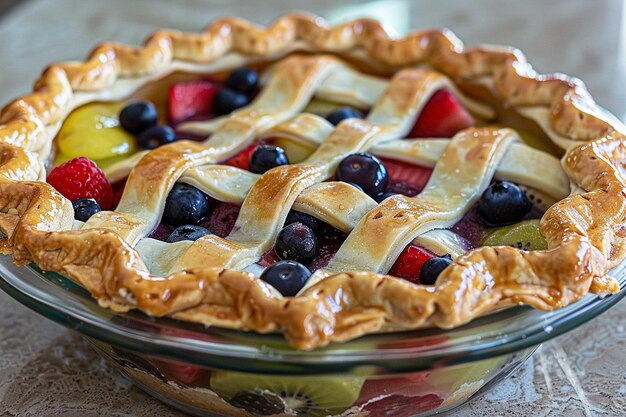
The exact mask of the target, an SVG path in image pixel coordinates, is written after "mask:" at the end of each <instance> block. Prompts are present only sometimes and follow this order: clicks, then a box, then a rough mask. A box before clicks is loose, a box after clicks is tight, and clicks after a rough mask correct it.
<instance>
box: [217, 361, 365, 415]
mask: <svg viewBox="0 0 626 417" xmlns="http://www.w3.org/2000/svg"><path fill="white" fill-rule="evenodd" d="M363 382H364V378H361V377H330V376H323V377H317V376H282V375H281V376H267V375H257V374H249V373H244V372H230V371H215V372H213V373H212V374H211V389H212V390H213V391H215V393H217V394H218V395H219V396H220V397H222V398H223V399H224V400H226V401H228V402H229V403H230V404H231V405H232V406H234V407H237V408H241V409H244V410H246V411H249V412H253V413H256V414H258V415H272V414H280V413H288V414H295V415H297V416H300V417H322V416H327V415H335V414H339V413H341V412H343V411H345V410H346V409H348V408H349V407H350V406H351V405H352V404H353V403H354V402H355V401H356V400H357V398H358V397H359V393H360V392H361V386H362V385H363Z"/></svg>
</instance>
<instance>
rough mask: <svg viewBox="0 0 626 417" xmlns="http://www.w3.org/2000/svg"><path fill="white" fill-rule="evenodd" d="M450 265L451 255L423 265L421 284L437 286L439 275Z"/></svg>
mask: <svg viewBox="0 0 626 417" xmlns="http://www.w3.org/2000/svg"><path fill="white" fill-rule="evenodd" d="M450 264H452V257H451V256H450V255H449V254H446V255H444V256H437V257H435V258H430V259H429V260H427V261H426V262H424V265H422V270H421V271H420V284H424V285H435V282H437V278H438V277H439V274H441V272H442V271H443V270H444V269H446V268H447V267H448V265H450Z"/></svg>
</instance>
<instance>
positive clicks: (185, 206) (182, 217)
mask: <svg viewBox="0 0 626 417" xmlns="http://www.w3.org/2000/svg"><path fill="white" fill-rule="evenodd" d="M210 209H211V206H210V202H209V197H208V196H207V195H206V194H204V193H203V192H202V191H200V190H198V189H197V188H196V187H193V186H191V185H188V184H174V187H173V188H172V191H170V193H169V195H168V196H167V199H166V200H165V210H164V211H163V222H164V223H166V224H169V225H171V226H183V225H188V224H195V223H198V221H199V220H201V219H202V218H203V217H204V216H206V215H207V214H209V210H210Z"/></svg>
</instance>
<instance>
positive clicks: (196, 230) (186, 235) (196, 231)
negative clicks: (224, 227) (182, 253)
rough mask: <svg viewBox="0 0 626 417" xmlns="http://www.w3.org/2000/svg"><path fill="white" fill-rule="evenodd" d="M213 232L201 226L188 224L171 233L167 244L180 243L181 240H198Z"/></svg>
mask: <svg viewBox="0 0 626 417" xmlns="http://www.w3.org/2000/svg"><path fill="white" fill-rule="evenodd" d="M210 234H211V232H210V231H209V230H208V229H205V228H204V227H201V226H196V225H195V224H186V225H184V226H178V227H177V228H176V229H174V230H173V231H172V233H170V235H169V237H168V238H167V240H166V242H167V243H174V242H180V241H181V240H192V241H195V240H198V239H200V238H201V237H202V236H206V235H210Z"/></svg>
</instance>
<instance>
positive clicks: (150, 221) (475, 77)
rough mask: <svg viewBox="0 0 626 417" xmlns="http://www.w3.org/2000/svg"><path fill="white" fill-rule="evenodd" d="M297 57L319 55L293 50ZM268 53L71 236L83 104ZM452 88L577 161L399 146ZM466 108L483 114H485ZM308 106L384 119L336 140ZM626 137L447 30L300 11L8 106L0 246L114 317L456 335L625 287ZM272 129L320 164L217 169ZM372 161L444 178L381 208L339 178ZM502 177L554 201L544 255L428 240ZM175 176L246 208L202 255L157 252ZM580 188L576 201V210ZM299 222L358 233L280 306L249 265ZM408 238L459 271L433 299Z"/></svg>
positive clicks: (489, 133)
mask: <svg viewBox="0 0 626 417" xmlns="http://www.w3.org/2000/svg"><path fill="white" fill-rule="evenodd" d="M294 45H295V46H294ZM296 47H297V48H298V49H302V50H305V51H307V52H313V53H317V55H316V54H308V55H297V54H296V55H293V54H292V55H288V54H289V53H291V52H293V50H294V49H295V48H296ZM327 52H332V53H333V54H334V56H331V55H324V54H323V53H327ZM233 53H235V54H233ZM285 55H287V57H286V58H284V59H280V57H281V56H285ZM337 56H339V57H343V56H345V57H351V58H353V57H355V56H359V57H360V58H364V59H367V61H368V62H370V63H371V65H373V66H378V67H380V68H385V69H386V70H387V71H388V72H393V73H395V75H394V76H393V77H392V78H391V79H390V80H388V81H387V80H383V79H380V78H377V77H372V76H368V75H365V74H360V73H358V72H356V71H355V70H354V69H352V68H350V67H349V66H348V65H347V64H346V63H345V62H344V61H342V60H341V59H340V58H338V57H337ZM258 58H266V59H270V58H271V59H277V60H279V62H278V63H277V64H276V65H275V67H274V68H273V69H272V70H271V73H270V75H269V77H268V79H267V81H266V82H265V85H264V88H263V90H262V92H261V94H260V95H259V97H257V98H256V99H255V101H254V102H253V103H252V104H251V105H250V106H248V107H246V108H244V109H241V110H239V111H237V112H235V113H234V114H232V115H231V116H229V117H224V118H219V119H217V120H215V121H211V122H208V123H206V122H205V123H193V124H189V125H188V126H187V127H188V128H189V129H192V130H195V131H197V132H202V133H206V134H207V135H208V134H209V133H211V136H210V137H209V138H208V139H207V140H206V141H205V142H202V143H196V142H188V141H180V142H176V143H174V144H171V145H167V146H163V147H161V148H158V149H156V150H154V151H151V152H149V153H141V154H139V155H137V156H135V157H132V158H130V159H129V160H128V161H126V162H124V163H121V164H119V165H118V166H116V167H114V168H113V169H112V170H111V171H110V172H109V176H110V177H112V178H121V177H125V176H126V175H129V177H128V181H127V185H126V188H125V192H124V195H123V197H122V200H121V201H120V204H119V206H118V207H117V210H116V211H113V212H101V213H98V214H97V215H95V216H93V217H92V218H91V219H90V220H89V221H88V222H87V223H85V224H84V225H79V224H74V221H73V209H72V205H71V204H70V202H69V201H68V200H67V199H65V198H64V197H62V196H61V195H60V194H59V193H57V192H56V191H55V190H54V189H53V188H52V187H51V186H50V185H48V184H47V183H45V182H43V181H44V180H45V169H44V166H43V163H42V161H45V160H46V159H47V158H48V156H49V152H50V148H51V143H52V139H53V137H54V135H55V133H56V131H57V129H58V127H59V126H60V124H61V123H62V121H63V120H64V118H65V117H66V116H67V115H68V114H69V112H70V111H71V110H72V109H73V108H75V107H77V106H78V105H80V104H82V103H85V102H88V101H91V100H97V99H111V98H114V97H116V96H119V95H120V94H128V93H130V92H132V91H133V90H135V89H137V88H138V87H139V86H141V85H143V84H144V83H145V82H147V81H149V80H153V79H156V78H160V77H161V76H163V75H166V74H167V73H169V72H171V71H173V70H176V69H181V68H183V69H190V70H195V71H198V72H201V71H206V70H208V69H215V68H218V67H219V65H220V63H225V64H224V65H225V66H228V65H233V63H234V62H237V63H240V62H242V61H245V60H247V59H258ZM229 60H230V61H229ZM229 62H230V64H228V63H229ZM418 64H425V65H423V66H422V65H420V68H422V69H419V68H417V67H416V66H417V65H418ZM426 67H427V68H432V69H423V68H426ZM451 81H454V82H479V83H481V84H483V85H486V86H487V87H488V88H490V89H491V90H492V92H493V93H494V94H495V96H496V97H498V98H499V99H500V100H502V102H503V103H504V104H505V105H507V106H512V107H513V108H515V109H516V110H517V111H518V112H519V113H521V114H522V115H525V116H526V117H528V118H531V119H533V120H535V121H536V122H537V123H538V124H539V125H540V126H541V127H543V128H544V129H545V131H546V133H547V135H548V136H549V137H550V138H551V139H552V140H553V142H554V143H555V144H557V145H558V146H560V147H561V148H563V149H564V150H565V151H566V154H565V157H564V158H563V160H562V161H561V164H562V169H561V167H560V165H561V164H559V161H558V160H557V159H555V158H554V157H551V156H549V155H547V154H544V153H542V152H540V151H537V150H534V149H532V148H529V147H528V146H525V145H524V144H523V143H521V142H519V140H518V138H517V136H516V135H515V133H514V132H513V131H511V130H508V129H496V128H473V129H467V130H465V131H462V132H460V133H459V134H457V135H456V136H455V137H454V138H451V139H449V140H445V139H442V140H436V141H435V140H427V139H426V140H402V141H400V140H398V139H400V138H402V137H404V136H405V135H406V134H407V132H408V131H409V130H410V128H411V126H412V125H413V123H414V122H415V120H416V118H417V116H418V115H419V112H420V111H421V108H422V107H423V105H424V104H425V103H426V101H427V100H428V98H429V97H430V96H431V95H432V94H433V93H434V92H435V91H436V90H438V89H440V88H442V87H448V88H452V89H454V88H455V84H454V83H452V82H451ZM458 94H459V96H460V97H461V98H462V99H464V100H465V104H466V105H467V106H469V107H471V108H472V109H473V110H474V111H478V112H483V113H485V112H486V114H488V113H489V109H488V108H485V106H484V105H481V104H480V103H477V102H474V101H472V100H471V99H469V98H466V97H464V96H463V95H462V94H461V93H458ZM313 95H318V96H320V97H324V96H332V97H337V96H338V97H340V98H341V99H342V100H345V101H346V102H349V103H350V102H352V103H356V104H364V105H367V106H368V107H370V106H371V107H372V110H371V111H370V113H369V114H368V117H367V119H366V120H356V119H351V120H347V121H344V122H343V123H341V124H340V125H339V126H338V127H337V128H334V127H333V126H331V125H329V124H328V123H327V122H326V121H324V120H323V119H321V118H319V117H316V116H314V115H311V114H306V113H302V111H303V109H304V107H305V105H306V103H307V102H308V101H309V100H310V99H311V97H312V96H313ZM624 131H625V130H624V127H623V126H622V125H621V124H620V123H619V122H617V121H616V120H615V119H614V118H613V117H612V116H611V115H608V114H606V113H605V112H604V111H603V110H602V109H600V108H599V107H598V106H597V105H596V104H595V103H594V102H593V100H592V99H591V97H590V96H589V94H588V92H587V91H586V89H585V88H584V86H583V85H582V83H581V82H580V81H578V80H575V79H572V78H570V77H567V76H563V75H538V74H536V73H535V72H534V71H533V70H532V68H531V67H530V65H528V64H527V63H526V61H525V59H524V56H523V55H522V54H521V53H520V52H519V51H517V50H514V49H509V48H495V47H484V48H472V49H465V48H464V47H463V45H462V44H461V42H460V41H459V40H458V39H456V38H455V37H454V35H453V34H451V33H450V32H448V31H445V30H443V31H440V30H434V31H425V32H417V33H413V34H410V35H409V36H407V37H406V38H403V39H391V38H390V37H389V36H388V35H387V34H386V33H385V31H384V30H383V29H382V27H381V26H380V24H379V23H377V22H376V21H373V20H356V21H353V22H350V23H347V24H344V25H341V26H338V27H335V28H327V27H325V26H324V24H323V22H322V21H321V19H319V18H317V17H314V16H308V15H300V14H296V15H288V16H285V17H282V18H280V19H279V20H277V21H276V22H275V23H274V24H273V25H272V26H271V27H269V28H267V29H264V28H259V27H256V26H253V25H251V24H250V23H247V22H244V21H241V20H238V19H232V18H229V19H223V20H220V21H218V22H216V23H215V24H213V25H212V26H211V27H210V28H209V29H207V30H206V31H205V32H204V33H201V34H187V33H181V32H176V31H160V32H157V33H156V34H154V35H153V36H152V37H151V38H149V39H148V40H147V41H146V43H145V44H144V46H142V47H140V48H137V49H135V48H130V47H127V46H123V45H114V44H104V45H102V46H100V47H98V48H96V49H95V50H94V51H93V52H92V54H91V55H90V57H89V59H88V60H87V61H85V62H73V63H63V64H58V65H53V66H51V67H49V68H48V69H47V70H46V71H45V72H44V74H43V75H42V77H41V78H40V79H39V80H38V81H37V83H36V84H35V90H34V92H33V93H32V94H30V95H27V96H24V97H21V98H19V99H17V100H15V101H14V102H12V103H10V104H9V105H7V106H6V107H5V108H4V109H3V110H2V113H1V114H0V150H1V153H0V229H1V230H2V232H3V233H4V234H5V235H6V236H7V237H6V238H4V239H3V240H2V246H1V247H2V250H3V252H5V253H12V254H13V258H14V260H15V262H18V263H22V264H25V263H28V262H35V263H37V264H38V265H39V266H40V267H41V268H42V269H45V270H51V271H56V272H59V273H62V274H64V275H66V276H68V277H70V278H71V279H73V280H74V281H76V282H78V283H79V284H80V285H82V286H84V287H85V288H86V289H88V290H89V291H90V292H91V293H92V294H93V296H94V297H96V298H97V299H98V301H99V302H100V303H101V304H102V305H105V306H109V307H111V308H112V309H114V310H117V311H126V310H129V309H133V308H137V309H140V310H142V311H144V312H146V313H147V314H150V315H154V316H165V315H169V316H173V317H175V318H179V319H183V320H189V321H193V322H200V323H204V324H207V325H216V326H224V327H231V328H239V329H246V330H255V331H259V332H272V331H282V332H284V333H285V335H286V337H287V339H288V340H289V342H290V343H291V344H292V345H293V346H295V347H297V348H301V349H312V348H315V347H319V346H323V345H325V344H327V343H329V342H331V341H345V340H348V339H351V338H354V337H357V336H360V335H363V334H367V333H373V332H379V331H389V330H405V329H414V328H419V327H424V326H439V327H442V328H449V327H454V326H458V325H460V324H463V323H466V322H468V321H470V320H472V319H473V318H474V317H477V316H479V315H481V314H485V313H487V312H489V311H492V310H494V309H498V308H502V307H504V306H509V305H515V304H519V303H524V304H528V305H531V306H534V307H536V308H539V309H543V310H550V309H554V308H558V307H562V306H565V305H567V304H569V303H571V302H573V301H575V300H578V299H580V298H581V297H582V296H583V295H585V294H586V293H587V292H589V291H591V292H594V293H597V294H601V295H604V294H609V293H612V292H616V291H618V290H619V287H618V284H617V282H616V281H615V280H614V279H612V278H610V277H609V276H608V275H607V272H608V271H609V269H610V268H612V267H613V266H615V265H616V264H617V263H619V262H620V261H621V260H622V259H623V258H624V256H625V248H624V236H625V229H624V217H625V216H626V198H625V197H626V185H625V178H626V177H625V173H626V169H625V167H624V165H623V161H624V160H626V146H625V143H626V141H625V137H624ZM276 133H281V134H282V135H285V136H289V137H291V138H292V139H293V140H295V141H298V142H300V143H301V144H306V145H309V146H311V147H316V148H317V149H316V150H315V152H313V154H312V155H311V156H310V157H308V158H307V159H306V160H304V161H302V162H300V163H297V164H292V165H288V166H283V167H278V168H276V169H274V170H271V171H268V172H267V173H266V174H264V175H262V176H258V175H255V174H251V173H249V172H245V171H242V170H238V169H236V168H232V167H227V166H223V165H219V164H216V163H218V162H219V161H222V160H224V159H226V158H228V157H230V156H232V155H234V154H236V153H237V152H239V151H240V150H241V149H243V148H244V147H246V146H247V145H248V144H250V143H251V142H252V141H254V140H259V139H262V138H263V137H267V136H271V135H273V134H276ZM363 150H371V151H373V152H375V153H378V154H381V155H383V156H391V157H394V158H396V159H404V160H407V161H414V162H418V163H420V164H422V165H427V166H433V167H434V171H433V174H432V177H431V180H430V181H429V183H428V184H427V186H426V189H425V190H424V191H423V192H422V193H421V194H419V195H418V196H416V197H413V198H409V197H404V196H396V197H393V198H389V199H386V200H385V201H383V202H382V203H381V204H376V203H375V202H374V201H373V200H372V199H371V198H369V197H368V196H366V195H365V194H363V193H361V192H359V191H358V190H356V189H355V188H354V187H350V186H347V185H346V184H342V183H335V182H328V181H327V180H328V179H329V178H330V177H331V176H332V173H333V172H334V170H335V168H336V166H337V164H338V163H339V161H340V160H341V159H342V158H343V157H344V156H346V155H347V154H350V153H353V152H357V151H363ZM529 167H532V169H529ZM494 174H495V175H496V176H497V177H499V178H503V179H511V180H514V181H518V182H520V183H522V184H524V185H527V186H530V187H533V188H534V189H537V190H539V191H541V192H543V193H545V194H546V195H549V196H550V197H551V198H553V199H555V200H561V201H559V202H558V203H557V204H555V205H553V206H552V207H551V208H550V209H549V210H548V211H547V212H546V213H545V215H544V216H543V218H542V220H541V232H542V234H543V235H544V236H545V237H546V239H547V240H548V243H549V247H550V249H549V250H547V251H531V252H524V251H520V250H517V249H513V248H510V247H482V248H478V249H475V250H472V251H470V252H468V253H463V251H462V250H460V249H459V247H458V244H457V243H456V242H455V241H454V239H453V237H451V236H450V234H449V233H448V234H447V232H445V231H441V230H433V229H435V228H446V227H449V226H450V225H451V224H453V223H454V222H456V221H457V220H458V219H459V218H460V217H461V216H462V215H463V214H464V213H465V212H466V211H467V210H468V208H469V207H470V206H471V205H472V204H473V203H474V202H475V201H476V199H477V198H478V196H480V194H481V193H482V191H483V190H484V189H485V187H486V186H487V185H488V183H489V181H490V180H491V178H492V177H493V176H494ZM176 181H182V182H188V183H191V184H193V185H195V186H197V187H199V188H201V189H203V191H205V192H207V193H208V194H210V195H212V196H213V197H215V198H217V199H219V200H222V201H232V202H238V203H241V204H242V207H241V212H240V215H239V218H238V220H237V223H236V225H235V228H234V230H233V232H232V233H231V234H230V235H229V236H228V237H227V238H225V239H222V238H219V237H216V236H213V235H210V236H207V237H205V238H202V239H199V240H198V241H196V242H193V243H191V242H179V243H175V244H166V243H162V242H157V241H154V240H152V239H146V238H145V236H146V235H147V234H148V233H150V231H151V230H152V229H153V228H154V226H155V225H156V224H158V222H159V220H160V217H161V214H162V211H163V206H164V202H165V199H164V196H165V195H167V193H168V192H169V190H170V189H171V187H172V186H173V184H174V183H175V182H176ZM570 183H571V185H572V187H571V188H572V189H576V190H580V193H578V194H572V195H569V191H570ZM346 202H348V203H349V204H346ZM292 207H293V208H296V209H298V210H301V211H304V212H307V213H309V214H312V215H314V216H316V217H318V218H320V219H322V220H324V221H326V222H328V223H330V224H331V225H333V226H335V227H337V228H339V229H341V230H343V231H345V232H349V233H350V234H349V236H348V239H347V240H346V242H345V243H344V244H343V245H342V247H341V248H340V250H339V252H338V253H337V254H336V256H335V257H334V259H333V260H332V261H331V262H330V264H329V265H328V266H327V267H326V268H325V269H323V270H320V271H318V272H317V273H316V274H315V275H314V276H313V277H312V278H311V280H310V282H309V283H308V286H307V288H305V289H304V290H303V291H302V292H301V293H300V294H298V296H296V297H282V296H281V295H280V294H279V293H278V292H277V291H276V290H274V289H273V288H272V287H270V286H269V285H267V284H265V283H264V282H262V281H260V280H259V279H258V278H256V277H255V276H254V275H253V274H252V273H250V272H245V271H244V270H243V269H244V268H246V267H248V266H249V265H251V264H253V263H254V262H255V261H256V260H257V259H258V257H259V256H260V255H261V254H262V253H263V252H264V251H266V250H267V249H269V248H270V247H271V245H272V244H273V242H274V240H275V237H276V234H277V233H278V231H279V230H280V228H281V226H282V225H283V223H284V220H285V217H286V215H287V212H288V211H289V210H290V209H291V208H292ZM77 227H78V229H79V230H72V229H73V228H77ZM411 241H415V242H417V243H419V244H423V245H424V246H428V245H435V246H436V245H439V246H440V248H442V249H443V250H445V251H448V252H451V253H452V254H453V255H454V256H455V262H454V263H453V264H452V266H451V267H449V268H447V269H446V270H445V271H444V272H443V274H442V275H441V276H440V277H439V279H438V281H437V284H436V285H435V286H434V287H423V286H419V285H414V284H411V283H409V282H406V281H403V280H400V279H396V278H393V277H390V276H385V275H382V274H381V273H383V274H384V273H385V272H387V271H388V270H389V268H390V266H391V265H392V264H393V262H394V260H395V259H396V258H397V256H398V254H399V252H400V251H401V249H402V248H403V247H404V246H406V244H408V243H409V242H411ZM355 271H356V272H355ZM359 271H360V272H359ZM160 276H163V278H161V277H160Z"/></svg>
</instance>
